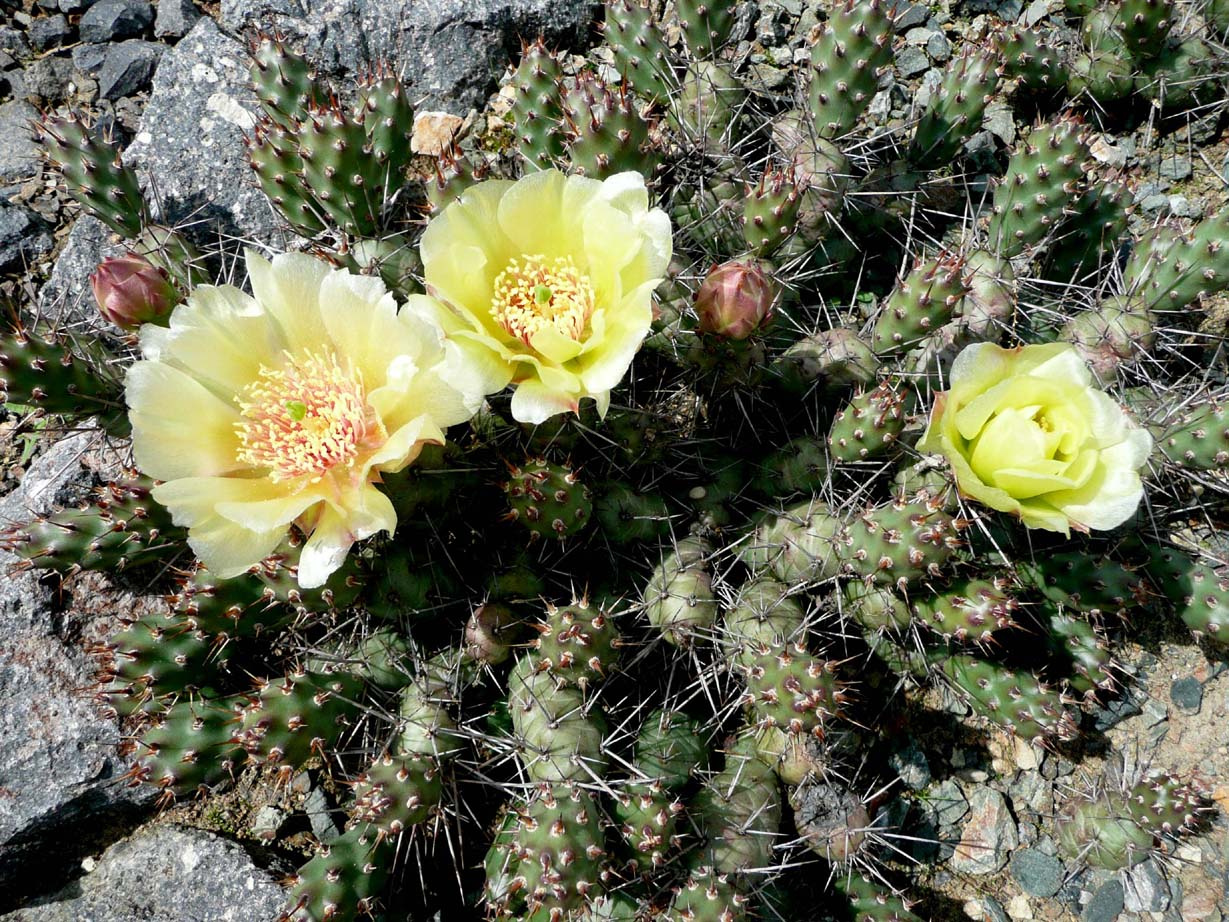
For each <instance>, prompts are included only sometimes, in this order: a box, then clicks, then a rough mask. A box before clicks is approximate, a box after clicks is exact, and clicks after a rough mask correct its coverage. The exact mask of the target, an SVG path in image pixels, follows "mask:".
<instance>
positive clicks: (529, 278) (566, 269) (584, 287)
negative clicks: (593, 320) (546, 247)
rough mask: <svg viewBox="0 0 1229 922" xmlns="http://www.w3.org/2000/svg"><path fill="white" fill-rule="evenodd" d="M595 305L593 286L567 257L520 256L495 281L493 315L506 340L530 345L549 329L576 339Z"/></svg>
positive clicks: (492, 304)
mask: <svg viewBox="0 0 1229 922" xmlns="http://www.w3.org/2000/svg"><path fill="white" fill-rule="evenodd" d="M593 305H594V294H593V285H592V283H591V282H590V281H589V279H588V278H587V277H585V276H584V275H582V274H581V272H580V270H578V269H577V268H576V264H575V263H573V262H572V259H571V258H570V257H568V256H560V257H557V258H555V259H547V258H546V257H544V256H524V257H521V258H520V259H513V260H509V262H508V266H507V268H506V269H504V271H503V272H501V273H499V276H498V277H497V278H496V279H495V294H494V296H493V297H492V299H491V314H492V316H493V317H494V318H495V320H496V321H498V323H499V325H500V326H502V327H503V328H504V329H505V330H506V331H507V332H508V334H509V335H510V336H515V337H516V338H517V339H519V340H520V341H521V342H523V343H524V344H525V345H527V346H529V345H532V340H533V337H534V335H535V334H537V333H538V331H540V330H544V329H547V328H552V329H554V330H557V331H558V332H559V333H561V334H562V335H564V336H566V337H567V338H568V339H571V340H579V339H580V338H581V337H582V336H584V334H585V328H586V327H587V326H588V324H589V318H590V317H591V316H592V315H593Z"/></svg>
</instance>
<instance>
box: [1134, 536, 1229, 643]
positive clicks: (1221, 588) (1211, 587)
mask: <svg viewBox="0 0 1229 922" xmlns="http://www.w3.org/2000/svg"><path fill="white" fill-rule="evenodd" d="M1148 552H1149V559H1148V562H1147V564H1146V571H1147V573H1148V575H1149V577H1151V582H1152V583H1153V585H1154V586H1155V587H1156V589H1157V590H1158V591H1159V592H1160V594H1161V595H1162V596H1163V597H1164V598H1165V599H1167V600H1168V601H1169V603H1170V604H1171V605H1172V606H1173V610H1174V612H1175V613H1176V614H1177V615H1178V617H1179V618H1181V619H1182V622H1183V623H1184V624H1185V625H1186V626H1187V627H1188V628H1190V629H1191V633H1193V634H1194V635H1195V637H1196V638H1207V639H1208V640H1210V641H1212V642H1213V643H1217V644H1221V645H1227V644H1229V578H1227V577H1225V576H1223V575H1221V572H1220V571H1218V570H1217V569H1216V568H1214V567H1212V566H1210V565H1209V564H1206V563H1203V562H1201V561H1199V560H1196V559H1194V558H1192V557H1191V556H1190V555H1189V554H1186V553H1184V552H1182V551H1180V550H1178V549H1177V548H1173V547H1160V546H1153V547H1149V548H1148Z"/></svg>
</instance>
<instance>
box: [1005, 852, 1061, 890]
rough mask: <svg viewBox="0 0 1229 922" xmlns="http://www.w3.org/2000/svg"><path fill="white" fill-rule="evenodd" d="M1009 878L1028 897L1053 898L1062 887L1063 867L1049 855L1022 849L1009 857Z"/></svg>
mask: <svg viewBox="0 0 1229 922" xmlns="http://www.w3.org/2000/svg"><path fill="white" fill-rule="evenodd" d="M1011 876H1012V877H1014V878H1015V879H1016V883H1018V884H1019V885H1020V888H1021V889H1022V890H1023V891H1024V892H1025V893H1027V894H1029V895H1030V896H1045V897H1048V896H1053V895H1054V894H1055V893H1057V892H1058V890H1059V888H1060V887H1061V886H1062V885H1063V865H1062V862H1061V861H1059V860H1058V859H1057V858H1055V857H1053V856H1051V855H1046V854H1043V853H1042V852H1039V851H1036V850H1034V849H1031V848H1022V849H1020V850H1019V851H1018V852H1016V853H1015V854H1013V855H1012V856H1011Z"/></svg>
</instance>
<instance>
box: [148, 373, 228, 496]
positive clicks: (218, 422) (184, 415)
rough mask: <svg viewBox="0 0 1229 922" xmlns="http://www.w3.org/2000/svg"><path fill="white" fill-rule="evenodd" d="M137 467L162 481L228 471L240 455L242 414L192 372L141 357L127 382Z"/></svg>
mask: <svg viewBox="0 0 1229 922" xmlns="http://www.w3.org/2000/svg"><path fill="white" fill-rule="evenodd" d="M124 388H125V395H126V398H127V401H128V408H129V409H128V417H129V419H130V421H131V422H132V449H133V454H134V456H135V458H136V462H137V466H138V467H139V468H140V469H141V470H142V471H144V472H145V473H146V474H148V475H149V476H150V477H153V478H154V479H156V480H174V479H175V478H178V477H199V476H207V475H213V474H226V473H229V472H231V471H235V470H240V469H241V468H243V467H244V465H242V464H240V463H239V461H238V460H237V455H238V452H239V437H238V436H237V435H236V434H235V426H236V425H237V424H238V423H239V421H240V417H239V412H238V409H237V408H236V407H233V406H229V405H227V404H226V403H224V402H223V401H222V400H220V399H219V398H218V397H217V396H216V395H215V394H213V393H212V392H210V391H209V390H207V389H206V388H205V387H204V386H202V385H201V384H200V383H199V382H197V381H196V380H195V379H193V378H192V377H190V376H189V375H188V374H187V373H185V372H183V371H180V370H179V369H178V368H173V367H171V366H170V365H165V364H163V363H161V362H151V361H140V362H136V363H134V364H133V365H132V367H131V368H129V369H128V377H127V379H126V381H125V385H124Z"/></svg>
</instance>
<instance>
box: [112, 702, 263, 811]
mask: <svg viewBox="0 0 1229 922" xmlns="http://www.w3.org/2000/svg"><path fill="white" fill-rule="evenodd" d="M231 704H232V702H230V701H227V700H221V701H193V700H190V699H187V698H185V699H182V700H180V701H177V702H175V704H174V705H173V706H172V707H171V708H170V709H169V710H168V711H167V712H166V713H165V714H164V715H163V716H162V721H161V723H159V724H158V725H156V726H154V727H152V728H150V729H148V730H146V731H145V732H144V733H143V734H142V735H141V737H140V739H139V741H138V745H137V752H136V758H135V760H134V763H133V768H132V770H131V771H130V772H129V777H130V778H131V779H132V780H133V783H137V782H146V783H148V784H152V785H154V786H155V787H157V788H159V789H161V790H162V792H163V795H164V796H166V797H168V798H169V797H182V796H184V795H187V794H192V793H195V792H196V791H197V790H198V789H199V788H201V787H202V786H206V787H207V786H210V785H213V784H217V783H218V782H219V781H222V780H223V779H224V778H226V777H228V776H229V775H230V773H231V771H232V770H233V769H235V768H237V767H238V766H239V765H241V764H242V762H243V759H244V758H245V757H244V753H243V750H241V749H238V748H237V747H236V746H235V745H234V742H233V740H232V737H233V736H234V732H235V723H236V720H237V719H238V718H237V715H236V711H235V709H234V708H233V707H231V706H229V705H231Z"/></svg>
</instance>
